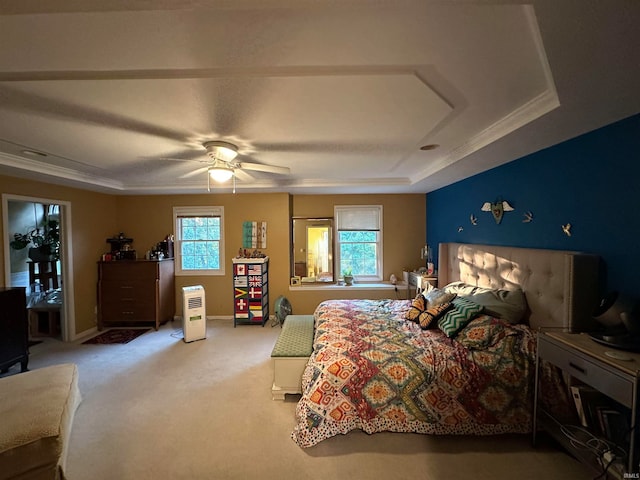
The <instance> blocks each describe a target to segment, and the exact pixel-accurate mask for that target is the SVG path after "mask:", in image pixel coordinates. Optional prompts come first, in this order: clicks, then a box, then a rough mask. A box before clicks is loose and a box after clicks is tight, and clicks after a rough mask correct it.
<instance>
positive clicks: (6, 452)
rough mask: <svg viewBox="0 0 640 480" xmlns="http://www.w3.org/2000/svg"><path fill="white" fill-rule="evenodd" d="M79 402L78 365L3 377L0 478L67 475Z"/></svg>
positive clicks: (1, 384) (52, 477)
mask: <svg viewBox="0 0 640 480" xmlns="http://www.w3.org/2000/svg"><path fill="white" fill-rule="evenodd" d="M79 403H80V392H79V390H78V370H77V367H76V366H75V365H74V364H62V365H55V366H51V367H46V368H41V369H37V370H32V371H30V372H25V373H20V374H17V375H12V376H10V377H4V378H2V379H0V419H2V420H1V421H0V479H7V478H20V479H22V478H39V479H40V478H42V479H44V478H47V479H49V478H50V479H61V478H64V467H65V460H66V453H67V444H68V439H69V434H70V431H71V425H72V422H73V417H74V414H75V411H76V408H77V406H78V404H79Z"/></svg>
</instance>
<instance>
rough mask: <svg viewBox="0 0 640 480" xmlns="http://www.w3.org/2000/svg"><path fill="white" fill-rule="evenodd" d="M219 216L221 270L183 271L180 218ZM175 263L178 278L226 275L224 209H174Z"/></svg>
mask: <svg viewBox="0 0 640 480" xmlns="http://www.w3.org/2000/svg"><path fill="white" fill-rule="evenodd" d="M185 216H186V217H198V216H219V217H220V268H219V269H218V270H213V269H206V270H182V255H181V253H180V242H181V240H180V237H179V235H178V233H179V229H180V228H179V225H178V217H185ZM173 238H174V239H175V245H174V257H175V258H174V262H175V275H176V276H222V275H225V266H226V261H225V260H226V257H225V255H224V244H225V238H224V207H215V206H214V207H173Z"/></svg>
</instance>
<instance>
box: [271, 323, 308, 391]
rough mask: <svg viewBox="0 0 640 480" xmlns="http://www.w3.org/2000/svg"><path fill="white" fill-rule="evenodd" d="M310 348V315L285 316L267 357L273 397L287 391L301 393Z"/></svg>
mask: <svg viewBox="0 0 640 480" xmlns="http://www.w3.org/2000/svg"><path fill="white" fill-rule="evenodd" d="M312 349H313V315H287V318H286V319H285V321H284V324H283V326H282V331H281V332H280V335H279V336H278V340H277V341H276V344H275V346H274V347H273V351H272V352H271V358H272V359H273V387H271V395H272V397H273V399H274V400H284V396H285V394H287V393H302V372H304V367H306V366H307V362H308V361H309V357H310V356H311V350H312Z"/></svg>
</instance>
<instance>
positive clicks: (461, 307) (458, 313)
mask: <svg viewBox="0 0 640 480" xmlns="http://www.w3.org/2000/svg"><path fill="white" fill-rule="evenodd" d="M451 303H452V304H453V308H451V309H450V310H449V311H448V312H447V313H445V314H444V315H443V316H442V317H440V320H438V328H439V329H440V330H442V331H443V332H444V334H445V335H446V336H447V337H449V338H453V337H455V336H456V335H457V333H458V332H459V331H460V330H462V329H463V328H464V327H465V325H467V323H469V322H470V321H471V319H472V318H474V317H475V316H476V315H478V314H479V313H480V312H482V305H478V304H477V303H473V302H471V301H469V300H467V299H466V298H462V297H457V298H454V299H453V301H452V302H451Z"/></svg>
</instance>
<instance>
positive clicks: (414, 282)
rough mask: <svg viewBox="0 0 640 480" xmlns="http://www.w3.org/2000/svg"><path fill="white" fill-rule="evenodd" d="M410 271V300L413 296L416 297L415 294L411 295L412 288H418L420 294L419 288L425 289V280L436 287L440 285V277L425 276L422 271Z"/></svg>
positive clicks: (408, 285) (408, 290)
mask: <svg viewBox="0 0 640 480" xmlns="http://www.w3.org/2000/svg"><path fill="white" fill-rule="evenodd" d="M408 273H409V278H408V279H407V298H408V299H409V300H410V299H412V298H413V297H415V295H411V290H413V289H415V290H416V295H417V294H418V290H423V289H424V288H425V285H423V283H422V282H423V281H425V280H426V281H428V282H429V283H430V284H431V285H433V286H434V287H437V286H438V277H436V276H435V275H433V276H430V277H429V276H427V277H425V276H423V275H422V274H421V273H418V272H408Z"/></svg>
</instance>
